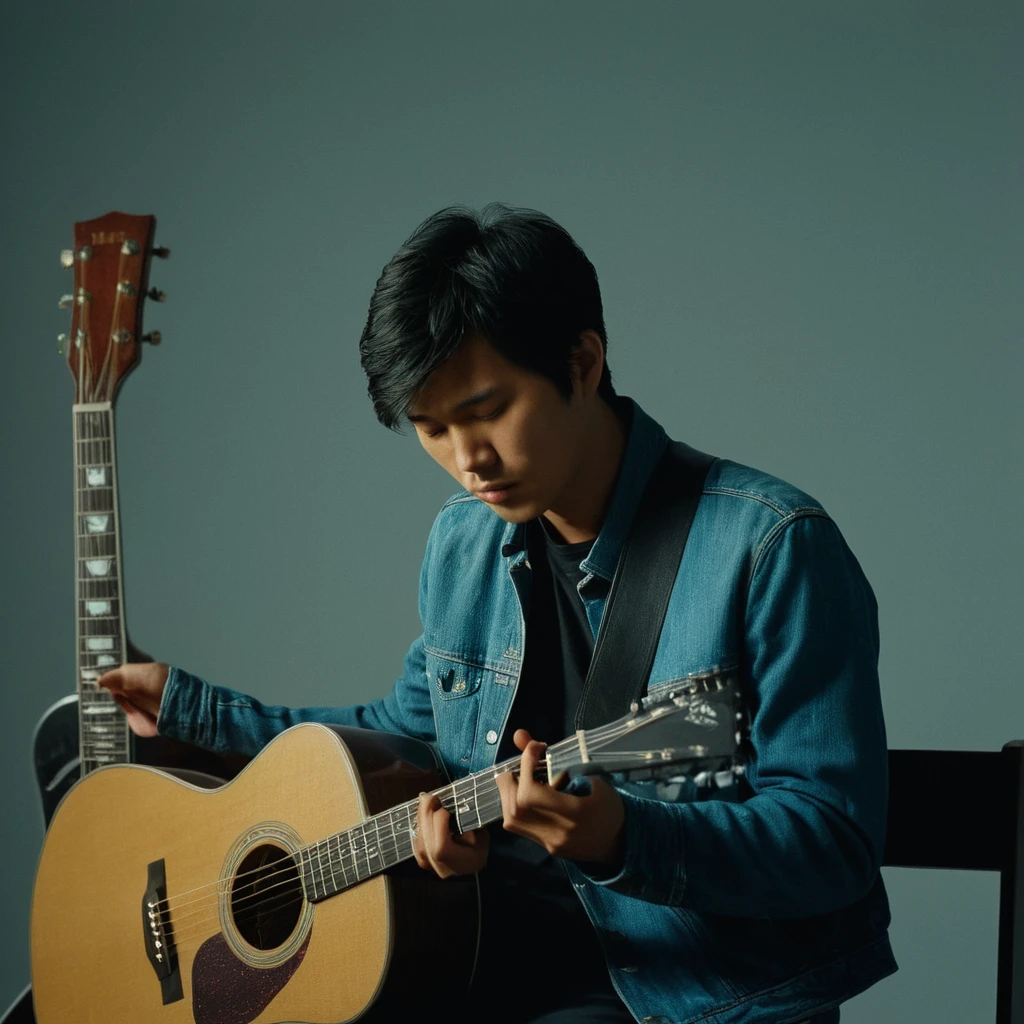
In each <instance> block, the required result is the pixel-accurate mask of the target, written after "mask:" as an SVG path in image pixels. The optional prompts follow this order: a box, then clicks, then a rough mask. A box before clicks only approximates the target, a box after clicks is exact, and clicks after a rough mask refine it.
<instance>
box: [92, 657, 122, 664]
mask: <svg viewBox="0 0 1024 1024" xmlns="http://www.w3.org/2000/svg"><path fill="white" fill-rule="evenodd" d="M96 664H97V665H116V664H117V658H112V657H111V656H110V655H109V654H100V655H98V656H97V658H96Z"/></svg>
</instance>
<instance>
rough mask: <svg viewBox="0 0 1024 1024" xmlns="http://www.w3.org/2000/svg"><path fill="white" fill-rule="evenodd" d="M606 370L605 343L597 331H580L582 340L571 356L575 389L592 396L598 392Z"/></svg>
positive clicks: (570, 371)
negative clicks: (602, 375)
mask: <svg viewBox="0 0 1024 1024" xmlns="http://www.w3.org/2000/svg"><path fill="white" fill-rule="evenodd" d="M603 371H604V344H603V342H602V341H601V336H600V335H599V334H598V333H597V331H592V330H590V329H589V328H588V329H587V330H585V331H581V332H580V340H579V343H578V344H577V345H576V347H575V348H574V349H573V350H572V353H571V354H570V356H569V373H570V374H571V376H572V384H573V390H574V391H576V390H577V389H578V393H579V394H581V395H583V396H585V397H588V398H589V397H590V396H591V395H594V394H596V393H597V386H598V384H600V383H601V374H602V372H603Z"/></svg>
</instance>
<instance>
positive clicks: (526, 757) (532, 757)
mask: <svg viewBox="0 0 1024 1024" xmlns="http://www.w3.org/2000/svg"><path fill="white" fill-rule="evenodd" d="M522 731H523V732H526V730H525V729H524V730H522ZM526 735H527V736H529V733H526ZM547 749H548V748H547V744H546V743H539V742H538V741H537V740H529V741H528V742H527V744H526V746H525V747H523V756H522V759H521V760H520V765H519V793H520V797H521V798H524V799H526V798H529V797H531V796H533V794H534V790H536V789H537V788H539V787H542V786H544V785H545V784H544V783H543V782H538V781H537V779H536V774H537V769H538V768H540V767H542V766H543V768H545V769H546V768H547V765H546V764H544V763H543V762H544V755H545V753H546V751H547Z"/></svg>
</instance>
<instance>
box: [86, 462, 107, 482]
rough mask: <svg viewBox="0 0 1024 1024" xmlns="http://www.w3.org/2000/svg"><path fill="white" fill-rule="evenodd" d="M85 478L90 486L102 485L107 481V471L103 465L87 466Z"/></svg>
mask: <svg viewBox="0 0 1024 1024" xmlns="http://www.w3.org/2000/svg"><path fill="white" fill-rule="evenodd" d="M85 479H86V481H87V482H88V484H89V486H90V487H102V486H103V485H104V484H105V483H106V482H107V471H106V468H105V467H103V466H86V467H85Z"/></svg>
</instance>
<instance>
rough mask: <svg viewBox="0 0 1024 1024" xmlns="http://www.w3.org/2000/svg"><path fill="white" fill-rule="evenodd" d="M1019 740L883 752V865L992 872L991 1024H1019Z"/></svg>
mask: <svg viewBox="0 0 1024 1024" xmlns="http://www.w3.org/2000/svg"><path fill="white" fill-rule="evenodd" d="M1022 859H1024V740H1014V741H1013V742H1011V743H1007V744H1006V746H1004V747H1003V749H1002V750H999V751H978V750H890V751H889V828H888V834H887V837H886V843H885V856H884V858H883V861H882V863H883V864H888V865H891V866H893V867H908V868H964V869H967V870H973V871H998V872H999V874H1000V885H999V954H998V956H999V964H998V981H997V991H996V1024H1024V870H1022V864H1021V861H1022Z"/></svg>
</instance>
